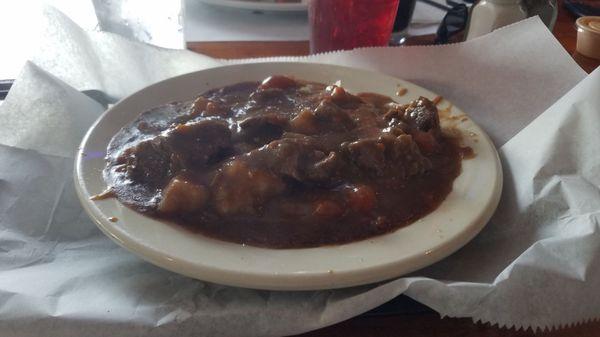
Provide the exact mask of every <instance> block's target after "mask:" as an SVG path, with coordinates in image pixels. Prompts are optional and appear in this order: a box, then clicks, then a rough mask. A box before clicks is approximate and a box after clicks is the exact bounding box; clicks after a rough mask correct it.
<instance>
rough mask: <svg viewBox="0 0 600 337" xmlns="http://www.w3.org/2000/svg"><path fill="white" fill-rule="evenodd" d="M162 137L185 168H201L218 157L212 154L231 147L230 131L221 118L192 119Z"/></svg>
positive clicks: (217, 153)
mask: <svg viewBox="0 0 600 337" xmlns="http://www.w3.org/2000/svg"><path fill="white" fill-rule="evenodd" d="M161 137H163V142H164V143H166V146H168V147H169V148H170V149H171V151H172V152H174V153H177V154H179V156H180V157H181V159H182V161H183V164H184V166H185V167H186V168H202V167H205V166H206V165H207V164H208V163H209V162H211V161H214V160H216V159H220V158H214V156H216V155H219V154H220V153H223V152H224V151H225V150H227V149H229V148H230V147H231V132H230V131H229V128H228V126H227V123H225V122H224V121H222V120H217V119H202V120H199V121H195V120H192V121H190V122H188V123H186V124H180V125H177V126H176V127H175V128H173V129H171V130H169V131H168V132H167V133H166V134H165V135H163V136H161Z"/></svg>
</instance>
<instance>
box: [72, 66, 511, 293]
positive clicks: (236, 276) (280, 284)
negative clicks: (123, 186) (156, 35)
mask: <svg viewBox="0 0 600 337" xmlns="http://www.w3.org/2000/svg"><path fill="white" fill-rule="evenodd" d="M265 64H268V65H270V66H277V65H278V64H285V65H290V64H294V65H295V66H300V67H302V66H309V67H312V66H326V67H334V68H343V69H349V70H351V71H360V72H363V73H377V74H380V75H382V76H386V77H389V78H393V79H394V80H396V81H398V82H399V83H409V84H410V85H412V86H414V87H417V88H419V89H421V90H423V91H425V92H431V91H429V90H428V89H425V88H422V87H420V86H418V85H416V84H414V83H412V82H408V81H405V80H402V79H399V78H396V77H393V76H390V75H387V74H384V73H380V72H377V71H371V70H367V69H361V68H353V67H344V66H338V65H331V64H322V63H310V62H256V63H242V64H234V65H224V66H219V67H213V68H207V69H203V70H199V71H194V72H189V73H185V74H181V75H178V76H174V77H171V78H168V79H165V80H162V81H160V82H157V83H153V84H151V85H149V86H146V87H144V88H142V89H140V90H138V91H136V92H134V93H132V94H131V95H128V96H126V97H124V98H122V99H121V100H119V101H118V102H117V103H116V104H115V105H114V106H113V107H111V108H109V109H107V110H106V111H104V112H103V113H102V114H101V115H100V116H99V117H98V119H97V120H96V121H95V122H94V123H93V124H92V125H91V126H90V128H89V129H88V130H87V132H86V134H85V136H84V137H83V139H82V141H81V143H80V146H79V148H78V150H77V154H76V156H75V161H74V164H75V170H74V180H75V187H76V192H77V196H78V198H79V199H80V202H81V204H82V205H83V208H84V209H85V211H86V213H87V214H88V216H89V217H90V218H91V219H92V220H93V221H94V223H95V224H96V225H97V226H98V227H99V228H100V230H101V231H102V232H103V233H104V234H105V235H107V236H108V237H109V238H111V239H112V240H113V241H115V242H116V243H117V244H119V245H120V246H122V247H124V248H126V249H127V250H128V251H130V252H132V253H134V254H135V255H137V256H139V257H141V258H142V259H144V260H146V261H148V262H150V263H153V264H155V265H158V266H160V267H162V268H165V269H168V270H171V271H174V272H177V273H180V274H183V275H186V276H190V277H193V278H197V279H202V280H205V281H210V282H215V283H220V284H226V285H231V286H237V287H246V288H254V289H267V290H315V289H333V288H343V287H349V286H355V285H360V284H367V283H372V282H377V281H382V280H387V279H391V278H393V277H399V276H401V275H404V274H407V273H410V272H412V271H415V270H418V269H421V268H423V267H425V266H428V265H431V264H433V263H435V262H437V261H439V260H441V259H443V258H445V257H447V256H449V255H451V254H452V253H454V252H455V251H456V250H458V249H460V248H461V247H463V246H464V245H465V244H466V243H468V242H469V241H470V240H472V239H473V238H474V237H475V236H476V235H477V234H478V233H479V232H480V231H481V230H482V229H483V227H485V225H486V224H487V222H488V220H489V219H490V218H491V216H492V215H493V213H494V212H495V209H496V208H497V205H498V203H499V201H500V197H501V191H502V185H503V174H502V168H501V164H500V158H499V156H498V152H497V150H496V148H495V146H494V144H493V143H492V142H491V140H490V138H489V136H488V135H487V133H485V131H484V130H483V129H482V128H481V127H479V126H478V125H477V124H476V123H474V122H473V125H474V126H475V127H476V128H477V129H478V130H479V131H480V136H481V137H482V138H483V139H484V140H485V142H486V143H487V144H489V145H490V146H491V150H492V152H493V155H494V162H495V168H496V175H495V178H496V184H495V186H494V191H492V193H493V196H492V198H491V199H490V200H489V202H488V204H487V207H485V208H483V209H481V210H480V211H479V213H478V214H477V216H476V218H477V221H476V222H477V225H471V226H469V227H468V228H467V229H468V230H466V231H463V232H461V234H462V235H458V234H457V235H455V236H454V237H453V238H452V239H449V240H445V241H443V242H442V244H440V245H443V246H444V247H443V248H444V249H438V250H434V251H432V252H431V253H430V254H426V256H422V255H417V254H413V255H411V256H409V257H408V258H405V259H403V260H394V261H391V262H388V263H386V264H378V265H374V266H370V267H367V268H362V269H360V273H362V274H363V277H356V275H355V274H356V273H357V271H356V270H350V271H341V272H340V271H338V272H336V277H335V282H332V281H331V280H330V278H331V274H330V273H329V272H327V271H312V272H310V273H287V274H269V275H265V273H264V272H256V273H250V272H247V271H245V272H244V273H243V276H244V277H240V273H239V272H236V271H232V270H229V269H219V268H215V267H210V266H209V267H206V266H204V267H202V266H201V267H199V266H198V265H197V264H192V263H188V261H181V260H179V261H177V262H173V261H172V259H171V258H170V257H166V256H165V255H164V254H163V255H161V254H157V252H156V250H154V249H152V250H151V252H150V253H149V252H148V247H146V246H144V245H143V244H140V243H139V242H136V241H134V240H133V241H132V240H129V239H128V238H127V237H123V236H122V235H119V234H118V233H115V231H114V230H113V228H111V227H113V225H114V224H112V223H110V222H109V221H108V220H107V217H106V216H101V215H102V212H101V210H100V209H99V208H98V206H97V205H96V203H95V202H93V201H90V200H89V196H90V195H91V193H89V192H88V191H87V190H86V189H85V188H84V185H85V182H84V177H83V176H82V172H81V169H82V159H83V158H84V155H82V152H83V149H85V145H86V144H87V142H88V141H89V139H90V137H91V136H92V135H93V132H94V130H95V129H96V127H97V126H98V124H99V123H100V122H101V121H102V120H103V119H104V118H105V117H106V116H107V115H108V114H110V113H111V111H112V110H113V109H115V107H118V106H119V104H121V103H122V102H123V101H126V100H128V99H130V97H132V96H134V95H136V94H139V93H141V92H144V91H147V90H148V89H149V88H152V87H160V86H162V85H165V83H168V82H171V81H176V80H178V79H179V78H181V77H184V76H196V74H197V73H201V72H204V71H207V70H214V71H218V70H219V68H231V67H246V66H250V67H252V66H255V65H261V66H264V65H265ZM457 109H458V110H459V111H461V112H462V110H461V109H459V108H457ZM137 114H139V112H138V113H137ZM137 114H136V115H137ZM467 116H468V115H467ZM121 127H122V126H121ZM461 174H462V173H461ZM434 212H435V210H434ZM432 213H433V212H432ZM166 225H168V226H170V225H169V224H166ZM411 225H413V224H411ZM411 225H409V226H411ZM400 229H402V228H400ZM400 229H398V230H400ZM395 232H397V231H393V232H390V233H388V234H383V235H381V236H380V237H384V236H387V235H390V234H393V233H395ZM204 238H205V239H208V240H215V239H211V238H207V237H204ZM367 240H369V239H367ZM217 241H218V240H217ZM359 242H361V241H359ZM222 243H223V244H231V243H228V242H222ZM350 244H352V243H350ZM342 246H344V245H342ZM335 247H337V246H330V247H327V248H335ZM449 247H451V248H449ZM320 248H323V247H320ZM259 249H265V250H271V249H268V248H259ZM309 249H310V248H309ZM414 260H416V262H415V261H414ZM406 264H410V265H412V267H409V268H407V267H404V268H403V270H402V272H400V273H399V272H398V271H397V270H398V269H399V266H402V265H406ZM199 268H200V269H205V268H208V269H210V273H206V274H204V273H199V272H198V270H199ZM202 271H203V272H204V271H206V270H202ZM371 272H373V273H371ZM200 274H202V275H200ZM350 274H352V275H354V277H351V280H347V281H340V280H342V279H343V278H344V276H345V275H346V276H348V275H350ZM370 275H373V276H370ZM374 275H377V276H374ZM382 275H383V276H382ZM315 278H321V279H322V280H321V282H314V279H315ZM288 282H289V283H288Z"/></svg>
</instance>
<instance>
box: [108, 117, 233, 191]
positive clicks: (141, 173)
mask: <svg viewBox="0 0 600 337" xmlns="http://www.w3.org/2000/svg"><path fill="white" fill-rule="evenodd" d="M230 146H231V139H230V131H229V129H228V128H227V126H226V124H225V123H224V122H221V121H218V120H201V121H190V122H188V123H186V124H180V125H177V126H176V127H175V128H173V129H170V130H168V131H166V132H164V133H163V134H161V135H159V136H156V137H154V138H151V139H148V140H145V141H142V142H140V143H138V144H137V145H135V146H133V147H131V148H129V149H127V150H125V151H124V152H123V153H122V154H121V155H120V156H119V158H118V162H119V163H121V164H125V168H126V172H127V175H128V176H129V178H130V179H131V180H133V181H134V182H136V183H142V184H148V185H149V186H151V187H153V188H157V187H163V186H164V185H165V184H166V183H167V182H168V181H169V179H171V178H172V177H173V176H174V175H175V174H177V173H178V172H179V171H180V170H182V169H184V168H199V167H205V166H206V165H207V164H208V163H209V161H210V160H212V159H213V157H214V156H216V155H218V154H219V153H221V152H222V151H223V150H225V149H227V148H229V147H230Z"/></svg>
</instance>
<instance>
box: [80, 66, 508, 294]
mask: <svg viewBox="0 0 600 337" xmlns="http://www.w3.org/2000/svg"><path fill="white" fill-rule="evenodd" d="M272 74H284V75H291V76H295V77H297V78H301V79H305V80H310V81H316V82H322V83H334V82H335V81H337V80H341V82H342V85H343V86H344V88H346V89H347V90H349V91H350V92H354V93H356V92H361V91H362V92H364V91H370V92H376V93H381V94H384V95H389V96H392V97H395V93H396V91H397V88H398V86H402V87H404V88H406V89H408V92H407V94H406V95H405V96H402V97H396V99H397V101H399V102H408V101H409V100H412V99H415V98H417V97H419V96H425V97H429V98H433V97H435V96H436V95H435V94H434V93H432V92H430V91H428V90H425V89H423V88H421V87H418V86H416V85H414V84H411V83H409V82H406V81H403V80H400V79H397V78H393V77H390V76H386V75H383V74H379V73H374V72H370V71H366V70H360V69H353V68H347V67H340V66H333V65H325V64H309V63H255V64H240V65H232V66H225V67H220V68H212V69H208V70H202V71H198V72H194V73H190V74H186V75H181V76H178V77H174V78H171V79H168V80H165V81H162V82H159V83H156V84H154V85H151V86H149V87H147V88H145V89H143V90H141V91H138V92H136V93H134V94H133V95H131V96H129V97H127V98H125V99H123V100H121V101H120V102H118V103H117V104H116V105H115V106H113V107H112V108H111V109H109V110H107V111H106V112H105V113H104V114H103V115H102V116H101V117H100V118H99V119H98V120H97V121H96V122H95V123H94V125H92V127H91V128H90V130H89V131H88V132H87V134H86V136H85V138H84V139H83V142H82V144H81V147H80V149H79V151H78V153H77V156H76V160H75V182H76V184H75V185H76V188H77V192H78V195H79V198H80V199H81V203H82V204H83V206H84V208H85V210H86V211H87V212H88V213H89V215H90V216H91V218H92V219H93V220H94V221H95V222H96V223H97V225H98V226H99V227H100V229H101V230H102V231H103V232H104V233H105V234H106V235H108V236H109V237H110V238H112V239H113V240H115V241H116V242H117V243H119V244H120V245H121V246H123V247H125V248H127V249H128V250H130V251H132V252H133V253H135V254H137V255H138V256H140V257H142V258H143V259H145V260H147V261H149V262H151V263H154V264H156V265H158V266H161V267H163V268H166V269H169V270H172V271H174V272H177V273H180V274H184V275H187V276H191V277H194V278H198V279H201V280H205V281H211V282H216V283H221V284H226V285H232V286H240V287H248V288H258V289H271V290H309V289H326V288H341V287H348V286H354V285H359V284H366V283H371V282H376V281H381V280H385V279H389V278H392V277H397V276H400V275H403V274H406V273H408V272H411V271H414V270H417V269H419V268H422V267H425V266H427V265H430V264H432V263H434V262H436V261H438V260H440V259H442V258H444V257H446V256H448V255H450V254H451V253H453V252H454V251H456V250H457V249H459V248H460V247H462V246H463V245H464V244H466V243H467V242H468V241H469V240H471V239H472V238H473V237H474V236H475V235H476V234H477V233H478V232H479V231H480V230H481V229H482V228H483V226H484V225H485V224H486V222H487V221H488V219H489V218H490V217H491V215H492V213H493V212H494V210H495V208H496V206H497V204H498V201H499V198H500V191H501V187H502V171H501V168H500V161H499V159H498V154H497V153H496V150H495V148H494V146H493V145H492V143H491V141H490V140H489V138H488V136H487V135H486V134H485V133H484V132H483V130H481V129H480V128H479V127H478V126H477V125H475V123H473V122H472V121H471V120H469V119H466V120H465V121H464V122H460V123H458V125H457V127H458V128H459V129H460V130H461V131H462V132H463V133H464V134H465V135H468V136H465V137H464V140H465V145H468V146H471V147H472V148H473V149H474V151H475V153H476V156H475V158H473V159H468V160H464V161H463V165H462V167H463V169H462V173H461V174H460V176H459V177H458V178H457V179H456V180H455V181H454V186H453V190H452V192H451V193H450V194H449V195H448V197H447V198H446V200H445V201H444V202H443V203H442V204H441V205H440V206H439V207H438V208H437V209H436V210H435V211H434V212H432V213H431V214H429V215H427V216H425V217H424V218H422V219H420V220H419V221H417V222H415V223H413V224H411V225H409V226H406V227H403V228H400V229H398V230H396V231H395V232H392V233H390V234H386V235H382V236H378V237H374V238H371V239H367V240H363V241H359V242H354V243H350V244H345V245H339V246H326V247H318V248H307V249H280V250H277V249H267V248H258V247H252V246H245V245H240V244H235V243H230V242H223V241H219V240H216V239H211V238H207V237H205V236H202V235H201V234H194V233H191V232H189V231H187V230H185V229H183V228H180V227H179V226H177V225H172V224H167V223H163V222H161V221H158V220H155V219H152V218H149V217H146V216H143V215H141V214H139V213H137V212H135V211H133V210H131V209H129V208H127V207H125V206H123V205H121V203H119V202H118V201H117V200H116V199H107V200H101V201H91V200H90V196H92V195H95V194H97V193H100V192H102V191H104V190H105V189H106V184H105V182H104V180H103V178H102V170H103V168H104V165H105V162H104V159H103V157H104V155H105V153H106V147H107V145H108V143H109V141H110V139H111V138H112V137H113V135H114V134H115V133H117V131H119V129H120V128H121V127H123V126H124V125H125V124H127V123H129V122H131V121H132V120H133V119H135V117H136V116H137V115H138V114H139V113H141V112H142V111H145V110H147V109H149V108H152V107H154V106H157V105H160V104H164V103H167V102H172V101H180V100H188V99H192V98H193V97H194V96H195V95H196V94H198V93H201V92H203V91H205V90H208V89H212V88H216V87H222V86H225V85H230V84H233V83H237V82H242V81H250V80H261V79H263V78H265V77H267V76H269V75H272ZM452 113H453V114H454V115H463V112H461V111H460V110H458V109H457V108H456V107H454V108H453V109H452ZM110 217H116V218H117V219H118V220H117V221H116V222H111V221H109V220H108V219H109V218H110Z"/></svg>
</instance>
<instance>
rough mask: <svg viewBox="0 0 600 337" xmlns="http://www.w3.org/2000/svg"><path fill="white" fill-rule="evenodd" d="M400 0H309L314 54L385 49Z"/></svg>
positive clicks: (312, 51)
mask: <svg viewBox="0 0 600 337" xmlns="http://www.w3.org/2000/svg"><path fill="white" fill-rule="evenodd" d="M398 2H399V0H309V2H308V15H309V21H310V30H311V32H310V52H311V53H313V54H314V53H320V52H325V51H331V50H340V49H354V48H356V47H371V46H385V45H387V44H388V42H389V40H390V35H391V33H392V27H393V25H394V18H395V17H396V11H397V10H398Z"/></svg>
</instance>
